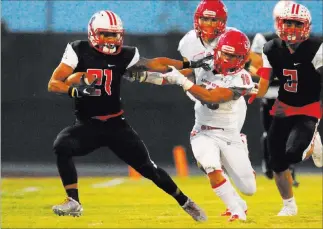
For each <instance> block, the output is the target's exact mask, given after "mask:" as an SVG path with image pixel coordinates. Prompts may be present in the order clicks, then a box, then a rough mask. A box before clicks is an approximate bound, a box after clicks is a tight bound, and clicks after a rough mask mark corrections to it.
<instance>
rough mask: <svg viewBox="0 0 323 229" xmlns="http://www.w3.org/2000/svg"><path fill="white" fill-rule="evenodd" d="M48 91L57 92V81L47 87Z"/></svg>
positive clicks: (52, 81)
mask: <svg viewBox="0 0 323 229" xmlns="http://www.w3.org/2000/svg"><path fill="white" fill-rule="evenodd" d="M47 91H48V92H56V87H55V81H54V80H50V81H49V82H48V85H47Z"/></svg>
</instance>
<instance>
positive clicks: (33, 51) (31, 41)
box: [1, 31, 322, 166]
mask: <svg viewBox="0 0 323 229" xmlns="http://www.w3.org/2000/svg"><path fill="white" fill-rule="evenodd" d="M183 35H184V34H177V33H174V34H166V35H160V36H157V35H156V36H153V35H150V36H147V35H143V36H137V35H126V39H125V44H127V45H134V46H137V47H138V48H139V52H140V54H141V56H144V57H148V58H152V57H158V56H166V57H169V58H174V59H181V56H180V54H179V52H178V51H177V45H178V42H179V40H180V39H181V37H182V36H183ZM249 38H250V39H252V36H249ZM77 39H87V36H86V34H59V33H55V34H51V33H32V34H25V33H21V34H20V33H7V32H5V31H2V41H1V45H2V46H1V47H2V50H1V55H2V58H1V60H2V62H1V65H2V69H1V70H2V72H1V73H2V74H1V75H2V84H1V96H2V101H1V108H2V112H1V121H2V126H1V128H2V129H1V131H2V139H1V140H2V141H1V147H2V151H1V157H2V158H1V159H2V162H9V163H16V162H23V163H26V164H28V163H54V162H55V157H54V154H53V153H52V143H53V140H54V139H55V137H56V135H57V134H58V133H59V131H60V130H61V129H63V128H64V127H65V126H67V125H70V124H72V123H73V121H74V115H73V101H72V100H71V99H70V98H69V97H68V96H62V95H55V94H52V93H48V92H47V84H48V80H49V79H50V76H51V74H52V72H53V70H54V69H55V67H56V66H57V65H58V64H59V62H60V60H61V57H62V55H63V52H64V50H65V47H66V44H67V43H68V42H70V41H73V40H77ZM122 99H123V103H124V108H125V116H126V117H127V119H128V121H129V123H130V124H131V125H132V126H133V127H134V129H135V130H136V131H137V132H138V133H139V135H140V136H141V138H142V139H143V140H144V141H145V143H146V145H147V147H148V149H149V150H150V153H151V157H152V159H153V160H154V161H155V162H157V163H163V164H170V165H171V164H172V163H173V156H172V149H173V147H174V146H176V145H183V146H184V147H185V148H186V150H187V154H188V159H189V162H190V163H193V155H192V152H191V148H190V144H189V133H190V130H191V128H192V127H193V125H194V109H193V105H194V104H193V102H191V101H190V100H189V98H188V97H187V96H186V95H185V94H184V93H183V90H182V89H181V88H180V87H178V86H170V85H169V86H155V85H151V84H138V83H130V82H127V81H124V83H123V85H122ZM319 129H320V132H322V131H321V130H322V128H319ZM243 132H244V133H245V134H247V136H248V143H249V151H250V158H251V161H252V163H253V165H260V162H261V158H262V155H261V151H260V144H259V142H260V136H261V134H262V125H261V123H260V113H259V102H258V101H256V102H255V103H253V104H252V105H248V113H247V118H246V121H245V125H244V128H243ZM78 160H79V161H80V162H84V163H87V162H89V163H107V164H118V163H122V162H121V161H119V160H118V159H117V158H116V157H115V156H114V155H113V153H112V152H110V150H109V149H107V148H102V149H100V150H98V151H96V152H94V153H92V154H91V155H89V156H86V157H83V158H80V159H78ZM310 165H311V166H312V164H310Z"/></svg>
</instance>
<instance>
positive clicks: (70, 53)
mask: <svg viewBox="0 0 323 229" xmlns="http://www.w3.org/2000/svg"><path fill="white" fill-rule="evenodd" d="M78 62H79V60H78V57H77V54H76V52H75V51H74V49H73V47H72V45H71V44H67V46H66V49H65V52H64V54H63V57H62V60H61V63H64V64H67V65H68V66H70V67H72V68H73V69H75V68H76V66H77V64H78Z"/></svg>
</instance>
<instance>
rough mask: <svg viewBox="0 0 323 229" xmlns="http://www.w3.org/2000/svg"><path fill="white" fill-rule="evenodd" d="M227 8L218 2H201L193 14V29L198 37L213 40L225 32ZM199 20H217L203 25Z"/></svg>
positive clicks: (209, 0) (213, 0) (217, 0)
mask: <svg viewBox="0 0 323 229" xmlns="http://www.w3.org/2000/svg"><path fill="white" fill-rule="evenodd" d="M227 17H228V16H227V8H226V7H225V5H224V4H223V2H222V1H220V0H202V1H201V2H200V4H199V5H198V6H197V8H196V11H195V14H194V29H195V32H196V35H197V36H198V37H202V38H203V39H215V38H217V37H218V36H220V35H221V34H222V33H224V31H225V27H226V23H227ZM201 18H211V19H212V18H213V19H217V20H216V21H214V22H212V23H208V24H207V23H203V21H202V20H201Z"/></svg>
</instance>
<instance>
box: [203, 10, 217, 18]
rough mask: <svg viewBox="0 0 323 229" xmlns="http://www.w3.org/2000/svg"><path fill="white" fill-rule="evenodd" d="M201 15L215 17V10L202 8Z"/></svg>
mask: <svg viewBox="0 0 323 229" xmlns="http://www.w3.org/2000/svg"><path fill="white" fill-rule="evenodd" d="M203 16H205V17H215V16H216V12H214V11H211V10H204V12H203Z"/></svg>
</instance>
